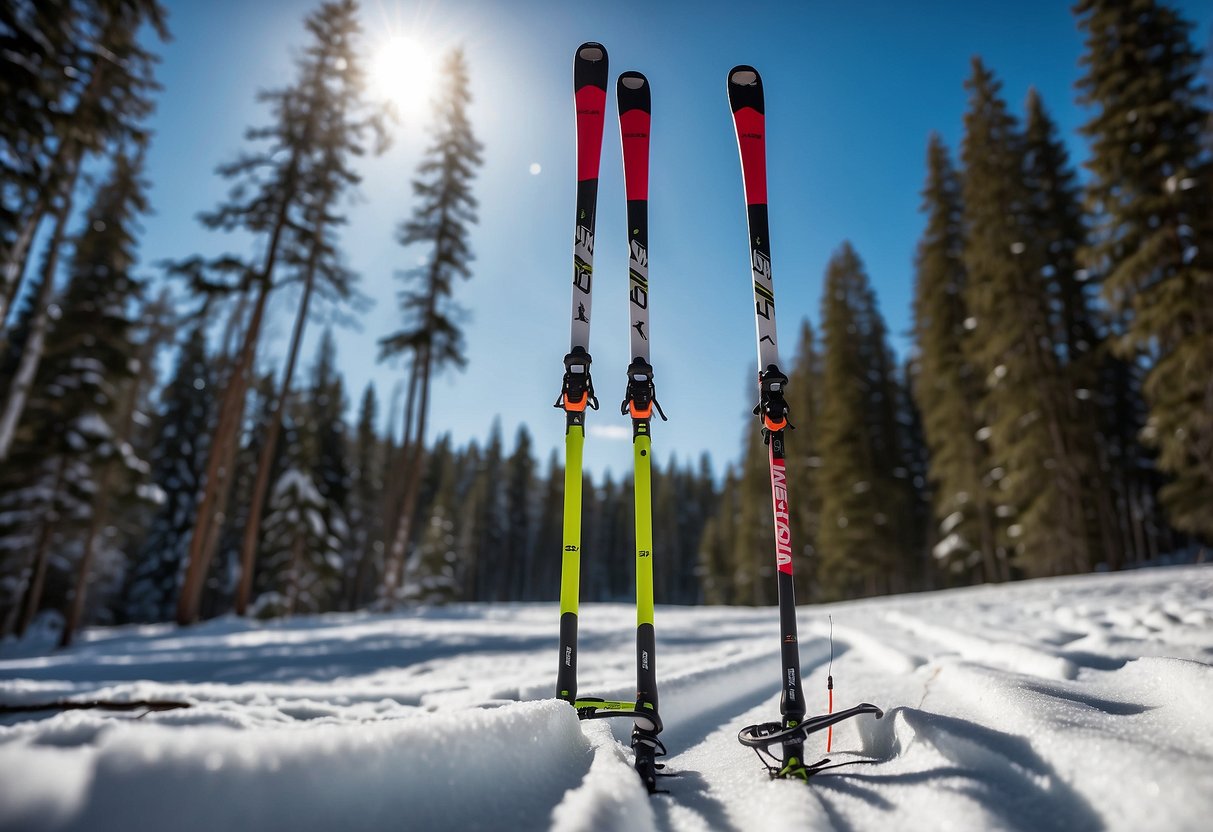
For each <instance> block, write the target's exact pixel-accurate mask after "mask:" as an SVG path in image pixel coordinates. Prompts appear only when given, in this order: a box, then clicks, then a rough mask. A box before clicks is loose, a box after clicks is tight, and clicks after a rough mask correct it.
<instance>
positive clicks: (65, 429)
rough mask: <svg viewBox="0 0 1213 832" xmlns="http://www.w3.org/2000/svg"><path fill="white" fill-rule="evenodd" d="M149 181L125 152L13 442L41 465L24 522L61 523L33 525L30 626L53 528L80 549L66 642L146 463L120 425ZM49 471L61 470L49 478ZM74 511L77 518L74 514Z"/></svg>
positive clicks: (23, 457) (96, 210)
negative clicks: (116, 506) (114, 512)
mask: <svg viewBox="0 0 1213 832" xmlns="http://www.w3.org/2000/svg"><path fill="white" fill-rule="evenodd" d="M144 187H145V186H144V183H143V182H142V181H141V179H140V161H139V160H137V159H132V158H130V157H128V156H126V155H124V154H119V155H118V156H117V157H115V159H114V163H113V167H112V170H111V172H110V176H109V178H108V180H107V181H106V182H105V184H104V185H103V186H102V187H101V188H99V189H98V191H97V193H96V196H95V198H94V201H93V204H92V205H91V206H90V208H89V210H88V211H87V212H86V214H85V217H84V222H85V225H84V230H83V231H82V232H81V234H80V235H79V236H78V237H77V239H76V243H75V250H74V253H73V256H72V258H71V261H70V263H69V264H68V283H67V286H66V287H65V289H64V293H63V297H62V298H61V300H60V302H59V304H58V305H59V308H60V310H61V311H60V314H59V316H58V317H57V319H56V320H55V322H54V327H53V328H52V329H51V330H50V331H49V332H48V333H47V339H46V346H45V349H44V351H43V356H42V360H41V362H40V363H39V370H38V373H37V375H36V376H35V379H34V383H33V384H32V386H31V388H30V397H29V405H28V407H27V408H26V409H25V411H24V418H23V420H22V428H21V431H20V432H19V433H18V434H17V437H16V438H17V442H16V446H15V448H14V450H15V451H17V453H16V454H15V456H14V460H13V461H14V462H18V463H19V467H16V466H15V467H14V472H15V476H16V477H18V479H20V478H21V475H20V473H18V472H20V471H21V470H22V469H24V470H26V471H28V472H29V473H30V474H31V476H32V479H29V480H27V481H26V484H25V488H24V489H22V488H20V487H19V488H18V489H16V490H14V491H10V494H9V499H11V500H12V501H15V502H10V503H9V505H10V506H11V508H10V510H15V512H16V523H15V525H16V526H17V527H20V526H26V527H29V528H30V529H31V530H32V529H33V528H36V527H38V526H47V525H49V524H54V525H55V528H54V529H53V530H44V531H42V530H40V531H33V532H32V534H33V537H34V539H35V540H38V541H40V543H39V544H37V545H35V547H34V563H33V566H32V570H31V572H30V575H31V581H30V583H29V584H27V588H26V592H25V597H26V606H25V615H24V618H23V622H22V625H21V629H22V630H23V629H24V628H25V626H28V623H29V621H30V620H32V616H33V614H34V613H35V612H36V611H37V609H38V607H39V605H40V604H41V602H42V597H41V592H42V588H43V584H42V580H43V579H44V578H45V576H46V570H47V563H46V560H47V559H48V558H49V557H50V556H51V555H52V552H53V548H52V544H53V539H54V538H53V537H52V535H53V536H55V537H58V539H59V541H60V543H61V544H65V545H66V547H67V550H66V551H65V550H60V552H61V553H62V554H64V555H68V551H70V553H71V554H70V555H68V557H69V561H74V564H75V570H74V572H75V576H74V578H72V579H70V580H69V581H68V585H66V586H64V588H63V591H64V594H66V595H67V597H66V598H63V599H62V602H61V603H62V604H63V608H64V612H65V613H66V624H65V627H64V631H63V638H64V640H65V642H67V641H70V639H71V634H72V631H73V630H74V629H75V627H76V626H77V624H78V623H79V622H80V621H81V619H82V617H83V615H84V612H85V606H84V605H85V601H86V594H87V589H88V586H89V583H90V579H91V578H92V577H93V568H94V565H100V566H103V567H106V568H105V569H102V570H101V572H102V573H103V574H105V573H110V574H112V573H113V572H114V571H116V570H117V569H118V568H119V567H120V563H116V562H115V561H116V560H119V556H118V555H117V554H116V553H115V552H114V551H113V550H112V549H111V548H110V547H109V546H108V545H107V544H108V542H109V538H110V537H111V534H110V528H109V523H108V511H109V509H110V507H111V505H112V504H113V503H114V501H117V500H119V499H121V498H123V497H131V496H133V492H134V487H135V485H136V481H137V475H138V474H139V473H140V471H141V470H142V469H143V468H144V467H145V463H144V462H143V461H142V460H140V459H138V458H137V457H136V456H135V455H134V453H133V450H132V449H131V447H130V445H129V444H128V443H126V442H125V441H123V440H122V439H121V438H120V436H119V432H118V429H117V428H118V421H119V415H120V408H121V405H122V399H121V394H122V386H123V384H124V383H125V382H126V381H127V380H128V379H131V378H132V377H133V376H134V374H135V372H136V371H137V369H138V366H137V361H136V360H135V356H136V354H137V347H136V344H135V343H134V334H133V330H134V323H133V322H132V320H131V317H130V316H131V315H132V313H133V311H134V306H133V304H134V301H135V300H136V299H137V298H138V296H139V292H140V291H141V285H142V284H141V282H140V281H139V280H138V279H137V278H136V277H135V276H134V274H133V269H134V264H135V260H136V251H135V240H134V235H135V231H136V223H137V217H138V215H139V214H140V213H142V212H144V211H146V210H147V205H146V201H145V198H144V194H143V191H144ZM57 458H58V459H57ZM38 459H40V460H41V462H40V463H36V462H35V460H38ZM49 471H55V472H57V473H56V474H53V475H51V477H50V479H49V480H48V479H47V478H46V474H47V472H49ZM30 487H33V491H29V490H28V489H29V488H30ZM48 488H49V490H48ZM21 505H24V506H25V509H24V511H23V510H22V509H20V508H18V506H21ZM60 506H63V508H60ZM26 512H28V514H26ZM65 514H66V515H67V516H65ZM67 517H72V518H73V519H74V520H75V521H76V523H78V525H76V524H75V523H71V522H65V520H67ZM56 519H57V520H58V522H56ZM14 530H15V529H14ZM73 555H74V557H73ZM69 587H70V588H69ZM60 597H62V596H60ZM52 600H54V601H58V599H52ZM55 605H56V606H59V603H56V604H55Z"/></svg>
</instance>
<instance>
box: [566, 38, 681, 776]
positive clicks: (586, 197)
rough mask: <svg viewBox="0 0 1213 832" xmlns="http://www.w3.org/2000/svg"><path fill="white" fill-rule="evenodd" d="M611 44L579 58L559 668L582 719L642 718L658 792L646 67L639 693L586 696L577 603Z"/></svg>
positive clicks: (626, 81)
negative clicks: (580, 675) (581, 686)
mask: <svg viewBox="0 0 1213 832" xmlns="http://www.w3.org/2000/svg"><path fill="white" fill-rule="evenodd" d="M607 78H608V75H607V53H606V49H605V48H604V47H603V46H602V44H600V43H584V44H582V45H581V46H580V47H578V49H577V54H576V56H575V57H574V59H573V97H574V101H575V103H576V108H577V223H576V229H577V230H576V236H575V238H574V242H573V306H572V331H571V339H570V340H571V347H570V349H569V353H568V354H567V355H566V356H565V357H564V368H565V372H564V380H563V383H562V384H561V391H560V398H559V399H557V401H556V407H558V408H561V409H563V410H564V413H565V473H564V554H563V560H562V563H561V581H560V670H559V672H558V675H557V680H556V695H557V696H558V697H560V698H561V699H564V700H566V701H568V702H570V703H572V704H573V706H574V707H575V708H576V709H577V713H578V715H579V716H580V717H581V718H582V719H599V718H605V717H624V718H630V719H632V720H633V728H632V749H633V751H634V752H635V757H636V763H635V765H636V771H637V773H639V775H640V778H641V780H643V781H644V784H645V786H646V787H647V788H648V790H649V791H650V792H655V791H657V772H658V770H659V769H660V768H661V764H660V763H658V762H657V761H656V758H657V757H660V756H663V755H664V754H665V747H664V746H663V745H662V743H661V740H660V739H659V738H658V735H659V734H660V733H661V727H662V726H661V717H660V716H659V715H658V712H657V656H656V647H657V643H656V638H655V636H654V632H653V521H652V491H651V484H652V470H651V465H650V462H651V457H652V445H651V439H650V434H649V428H650V423H651V420H652V416H653V410H654V408H655V409H656V410H657V413H658V414H659V415H660V416H661V418H662V419H664V418H665V414H664V413H662V412H661V405H659V404H658V403H657V397H656V393H655V388H654V385H653V366H652V364H651V363H650V360H649V359H650V355H649V335H648V327H649V303H648V294H649V270H648V245H649V231H648V199H649V193H648V191H649V121H650V117H651V106H650V94H649V84H648V80H647V79H646V78H645V77H644V76H643V75H641V74H640V73H639V72H625V73H623V74H622V75H620V76H619V81H618V84H617V86H616V98H617V100H618V102H619V132H620V138H621V141H622V144H623V173H624V180H625V190H626V195H627V219H628V246H629V251H630V254H629V259H628V271H629V275H628V305H629V307H630V309H631V313H632V327H631V341H630V346H631V351H630V355H631V363H630V364H629V366H628V382H627V392H626V395H625V397H624V400H623V404H622V405H621V407H620V411H621V412H622V413H623V414H624V415H628V416H630V417H631V420H632V457H633V471H634V473H633V479H634V489H633V490H634V492H635V507H636V515H635V517H636V700H635V701H634V702H623V701H608V700H603V699H596V698H590V697H583V698H578V696H577V609H578V594H579V589H580V561H581V483H582V447H583V444H584V442H585V416H586V411H587V410H597V409H598V399H597V397H596V396H595V395H594V382H593V379H592V378H591V376H590V363H591V358H590V353H589V342H590V311H591V307H592V300H593V292H592V290H593V279H594V215H595V211H596V209H597V201H598V169H599V163H600V161H601V156H602V133H603V125H604V122H605V111H606V98H607Z"/></svg>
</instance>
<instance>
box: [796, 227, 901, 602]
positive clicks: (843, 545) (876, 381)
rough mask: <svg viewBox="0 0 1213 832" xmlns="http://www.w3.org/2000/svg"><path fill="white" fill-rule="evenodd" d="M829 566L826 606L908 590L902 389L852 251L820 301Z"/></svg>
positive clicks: (832, 268)
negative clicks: (899, 408)
mask: <svg viewBox="0 0 1213 832" xmlns="http://www.w3.org/2000/svg"><path fill="white" fill-rule="evenodd" d="M821 320H822V332H823V344H824V355H823V361H824V369H823V373H822V398H823V404H822V408H821V433H820V435H821V440H820V441H821V446H822V448H823V453H822V464H821V472H820V481H821V489H822V508H821V531H820V538H819V546H820V549H821V558H820V561H819V568H818V570H817V576H818V581H819V583H820V585H821V591H822V594H823V595H824V596H825V597H828V598H838V597H854V596H856V595H860V594H867V595H872V594H876V593H879V592H890V591H897V590H900V589H903V588H905V586H906V584H907V581H908V578H907V576H908V574H909V571H910V564H909V562H908V561H909V558H910V557H911V556H912V554H911V553H910V552H908V551H907V550H906V547H905V540H904V537H903V535H904V529H902V528H900V527H899V525H898V521H899V520H900V519H901V518H903V517H905V516H906V514H907V509H906V506H907V500H908V499H909V496H910V495H909V491H908V488H909V485H908V481H907V474H908V468H907V467H906V464H905V461H904V459H903V457H902V454H903V449H902V448H900V447H899V445H898V433H899V430H898V425H897V396H898V391H897V380H896V377H895V375H894V372H895V371H894V369H893V364H892V354H891V352H890V350H889V346H888V343H887V335H886V329H885V325H884V321H883V319H882V318H881V317H880V313H879V311H878V310H877V309H876V298H875V295H874V294H873V292H872V289H871V286H870V285H869V283H868V278H867V274H866V273H865V271H864V268H863V264H862V263H861V262H860V260H859V257H858V255H857V254H856V253H855V251H854V249H852V248H851V246H850V244H848V243H844V244H843V246H842V247H841V248H840V249H839V250H838V251H837V252H835V254H834V256H833V257H832V258H831V260H830V263H829V266H828V267H827V270H826V282H825V287H824V296H823V298H822V314H821Z"/></svg>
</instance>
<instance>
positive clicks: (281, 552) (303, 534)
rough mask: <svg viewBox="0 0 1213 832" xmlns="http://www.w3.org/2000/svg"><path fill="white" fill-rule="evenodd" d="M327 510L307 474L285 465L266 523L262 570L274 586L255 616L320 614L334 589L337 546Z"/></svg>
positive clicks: (276, 486)
mask: <svg viewBox="0 0 1213 832" xmlns="http://www.w3.org/2000/svg"><path fill="white" fill-rule="evenodd" d="M326 507H327V505H326V502H325V500H324V497H322V496H321V494H320V489H319V488H317V487H316V483H315V481H314V480H313V479H312V476H311V475H310V473H309V472H308V471H306V470H304V468H302V467H300V466H297V465H290V466H289V467H287V469H286V470H285V471H284V472H283V473H282V475H281V476H279V477H278V480H277V482H276V483H275V484H274V491H273V496H272V498H271V500H270V505H269V513H268V514H267V516H266V518H265V548H266V555H267V557H266V558H265V568H266V572H267V578H268V583H269V585H270V586H272V587H273V590H271V591H270V592H268V593H265V594H263V595H262V596H261V597H260V598H258V599H257V607H258V613H259V614H264V613H265V612H273V613H279V614H282V615H294V614H295V613H299V612H321V611H323V610H325V609H327V608H328V604H329V602H330V601H329V599H330V598H331V597H332V596H333V594H334V592H335V591H336V588H337V581H338V575H339V572H340V565H341V561H340V554H339V551H340V550H339V546H340V542H339V541H338V540H337V539H336V538H335V537H334V536H333V535H332V533H331V530H330V529H329V526H328V525H327V523H326V522H325V509H326Z"/></svg>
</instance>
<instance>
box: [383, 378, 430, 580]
mask: <svg viewBox="0 0 1213 832" xmlns="http://www.w3.org/2000/svg"><path fill="white" fill-rule="evenodd" d="M420 384H421V367H420V363H419V362H417V361H414V362H413V364H412V367H411V368H410V371H409V386H408V395H407V397H406V399H405V405H404V432H403V433H402V435H401V437H400V449H399V451H398V452H397V453H396V462H395V465H394V466H393V470H394V476H393V477H392V478H391V483H390V485H389V486H388V487H387V488H385V491H386V492H387V505H386V507H385V512H384V525H383V528H384V531H385V532H386V535H385V541H384V542H385V543H386V544H387V545H386V546H385V547H384V549H385V551H384V563H383V584H382V585H381V586H380V592H381V594H382V596H383V598H384V600H385V601H386V602H388V603H390V599H391V598H392V596H393V595H394V594H395V591H396V587H397V586H398V585H399V580H400V575H401V574H402V572H403V570H404V551H403V549H402V550H400V551H399V552H397V547H396V540H397V537H398V532H399V527H400V523H401V513H402V512H403V511H404V503H405V501H406V500H405V497H406V494H407V492H408V488H409V483H410V482H411V478H412V471H413V455H414V452H415V448H414V444H413V432H414V421H415V419H416V409H417V389H418V387H419V386H420ZM387 535H390V537H388V536H387Z"/></svg>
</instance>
